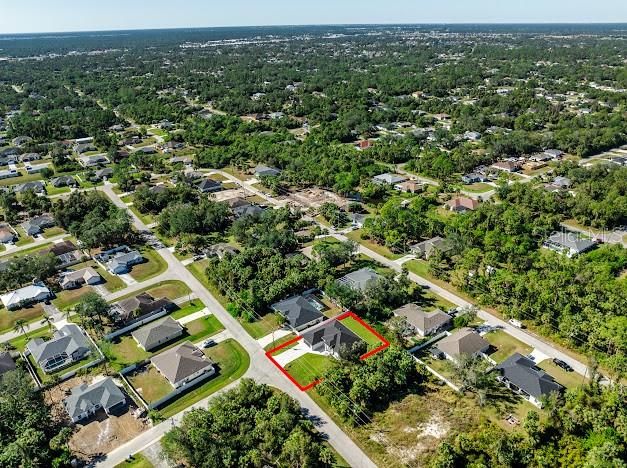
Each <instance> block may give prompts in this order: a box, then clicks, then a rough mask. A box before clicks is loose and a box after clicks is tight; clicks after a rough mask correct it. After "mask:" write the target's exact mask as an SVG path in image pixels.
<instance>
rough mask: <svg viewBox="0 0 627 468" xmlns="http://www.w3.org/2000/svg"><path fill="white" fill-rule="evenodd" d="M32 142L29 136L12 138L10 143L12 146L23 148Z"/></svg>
mask: <svg viewBox="0 0 627 468" xmlns="http://www.w3.org/2000/svg"><path fill="white" fill-rule="evenodd" d="M32 141H33V139H32V138H31V137H29V136H18V137H15V138H13V140H11V143H13V146H24V145H25V144H27V143H30V142H32Z"/></svg>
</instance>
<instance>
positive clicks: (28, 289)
mask: <svg viewBox="0 0 627 468" xmlns="http://www.w3.org/2000/svg"><path fill="white" fill-rule="evenodd" d="M51 297H52V293H51V292H50V289H48V288H47V287H46V286H44V284H43V283H35V284H31V285H28V286H25V287H23V288H20V289H16V290H15V291H11V292H8V293H6V294H2V295H1V296H0V300H1V301H2V303H3V304H4V306H5V307H6V308H7V309H8V310H13V309H20V308H22V307H24V306H27V305H30V304H35V303H37V302H42V301H45V300H48V299H50V298H51Z"/></svg>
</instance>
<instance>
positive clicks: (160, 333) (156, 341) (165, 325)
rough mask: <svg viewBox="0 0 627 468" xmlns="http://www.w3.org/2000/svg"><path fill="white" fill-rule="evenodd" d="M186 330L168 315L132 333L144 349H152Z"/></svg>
mask: <svg viewBox="0 0 627 468" xmlns="http://www.w3.org/2000/svg"><path fill="white" fill-rule="evenodd" d="M184 331H185V329H184V328H183V327H182V326H181V324H180V323H178V322H177V321H176V320H174V319H173V318H172V317H170V316H167V317H165V318H163V319H161V320H156V321H154V322H152V323H149V324H148V325H146V326H143V327H141V328H139V329H138V330H135V331H134V332H133V333H132V334H131V335H132V336H133V338H135V341H137V344H139V346H140V347H141V348H142V349H143V350H145V351H150V350H151V349H155V348H157V347H159V346H161V345H163V344H165V343H168V342H170V341H172V340H173V339H175V338H178V337H179V336H181V335H182V334H183V332H184Z"/></svg>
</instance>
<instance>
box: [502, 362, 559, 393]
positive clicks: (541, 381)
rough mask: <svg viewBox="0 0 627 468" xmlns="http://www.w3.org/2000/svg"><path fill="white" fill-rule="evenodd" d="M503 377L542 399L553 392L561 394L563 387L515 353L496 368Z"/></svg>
mask: <svg viewBox="0 0 627 468" xmlns="http://www.w3.org/2000/svg"><path fill="white" fill-rule="evenodd" d="M496 369H497V370H498V371H500V372H501V375H502V376H503V377H505V378H506V379H507V380H509V381H510V382H511V383H513V384H514V385H516V386H517V387H518V388H520V389H521V390H523V391H524V392H526V393H528V394H529V395H531V396H533V397H535V398H538V399H539V398H540V397H542V396H543V395H548V394H549V393H551V392H560V391H561V390H562V386H561V385H560V384H558V383H557V382H556V381H555V380H554V379H553V377H551V376H550V375H549V374H547V373H546V372H544V371H543V370H542V369H540V368H538V367H537V366H536V363H535V362H533V361H532V360H531V359H529V358H526V357H525V356H523V355H521V354H519V353H515V354H513V355H512V356H510V357H509V358H507V359H506V360H505V361H503V362H502V363H501V364H499V365H498V366H496Z"/></svg>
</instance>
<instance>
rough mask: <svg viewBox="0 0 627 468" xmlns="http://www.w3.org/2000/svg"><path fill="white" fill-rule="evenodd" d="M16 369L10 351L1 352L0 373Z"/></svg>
mask: <svg viewBox="0 0 627 468" xmlns="http://www.w3.org/2000/svg"><path fill="white" fill-rule="evenodd" d="M13 369H15V361H14V360H13V358H12V357H11V355H10V354H9V353H0V375H2V374H4V373H5V372H9V371H12V370H13Z"/></svg>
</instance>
